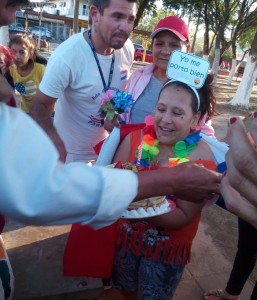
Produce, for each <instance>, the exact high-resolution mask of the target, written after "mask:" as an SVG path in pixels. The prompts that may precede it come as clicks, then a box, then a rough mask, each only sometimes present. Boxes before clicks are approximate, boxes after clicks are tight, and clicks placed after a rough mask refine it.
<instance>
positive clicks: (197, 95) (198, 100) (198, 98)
mask: <svg viewBox="0 0 257 300" xmlns="http://www.w3.org/2000/svg"><path fill="white" fill-rule="evenodd" d="M172 82H182V81H178V80H175V79H171V80H169V81H167V82H166V83H165V84H164V86H163V87H162V88H164V87H165V86H166V85H168V84H169V83H172ZM183 83H184V84H186V83H185V82H183ZM186 85H187V86H188V87H190V89H191V90H192V91H193V92H194V93H195V95H196V98H197V111H199V109H200V97H199V94H198V92H197V90H196V88H194V87H193V86H191V85H189V84H186Z"/></svg>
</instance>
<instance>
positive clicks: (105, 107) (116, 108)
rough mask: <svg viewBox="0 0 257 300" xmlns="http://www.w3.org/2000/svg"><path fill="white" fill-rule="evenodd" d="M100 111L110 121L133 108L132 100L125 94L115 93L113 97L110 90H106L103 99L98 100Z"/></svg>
mask: <svg viewBox="0 0 257 300" xmlns="http://www.w3.org/2000/svg"><path fill="white" fill-rule="evenodd" d="M100 104H101V108H100V111H101V112H102V113H103V115H104V116H105V117H106V118H107V119H109V120H112V119H113V118H114V116H115V115H116V114H121V113H124V112H128V109H129V108H130V109H133V108H134V100H133V98H132V96H131V95H130V94H129V93H127V92H121V91H117V92H116V94H115V95H113V93H112V91H111V90H107V91H106V93H105V94H104V96H103V98H102V99H101V100H100Z"/></svg>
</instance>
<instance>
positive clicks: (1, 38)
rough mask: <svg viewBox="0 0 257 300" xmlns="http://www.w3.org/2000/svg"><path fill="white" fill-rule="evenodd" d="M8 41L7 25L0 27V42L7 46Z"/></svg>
mask: <svg viewBox="0 0 257 300" xmlns="http://www.w3.org/2000/svg"><path fill="white" fill-rule="evenodd" d="M8 43H9V30H8V26H3V27H0V44H1V45H4V46H7V45H8Z"/></svg>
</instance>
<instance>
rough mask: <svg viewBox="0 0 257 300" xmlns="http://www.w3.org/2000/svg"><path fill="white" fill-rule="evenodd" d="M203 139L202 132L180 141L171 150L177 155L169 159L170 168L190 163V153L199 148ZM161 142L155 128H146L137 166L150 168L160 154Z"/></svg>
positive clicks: (137, 153) (138, 150) (137, 155)
mask: <svg viewBox="0 0 257 300" xmlns="http://www.w3.org/2000/svg"><path fill="white" fill-rule="evenodd" d="M200 139H201V136H200V130H199V131H196V132H195V133H193V134H191V135H188V136H187V137H186V138H185V139H184V141H178V142H177V143H176V144H175V146H173V147H172V148H171V149H172V151H173V152H174V153H175V157H172V158H169V167H174V166H176V165H178V164H181V163H184V162H187V161H189V157H188V155H189V153H190V152H192V151H194V150H195V149H196V147H197V145H196V144H197V143H198V141H199V140H200ZM158 144H159V140H158V139H157V136H156V133H155V130H154V126H153V125H150V126H146V128H145V129H144V137H143V141H142V143H141V144H140V145H139V147H138V149H137V151H136V157H137V160H136V161H135V164H136V165H140V166H142V167H148V166H149V165H150V162H152V161H154V159H155V157H156V156H157V155H158V154H159V152H160V150H159V147H158Z"/></svg>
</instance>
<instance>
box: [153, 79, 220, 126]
mask: <svg viewBox="0 0 257 300" xmlns="http://www.w3.org/2000/svg"><path fill="white" fill-rule="evenodd" d="M212 82H213V75H212V74H208V75H207V77H206V79H205V83H204V85H203V86H202V87H201V88H200V89H196V92H197V93H198V95H199V98H200V106H199V109H198V100H197V97H196V94H195V92H194V91H193V89H192V88H191V87H190V86H189V85H187V84H186V83H183V82H180V81H167V82H166V84H165V85H164V86H163V87H162V89H161V91H160V94H161V92H162V91H163V90H164V89H165V88H166V87H168V86H175V87H181V88H184V89H185V90H187V91H188V93H189V94H191V96H192V110H193V113H195V114H196V113H197V112H198V111H200V113H201V115H200V120H201V119H202V118H203V116H204V115H205V114H206V120H205V122H207V121H208V120H210V119H211V117H212V116H213V115H214V114H215V105H216V98H215V96H214V92H213V88H214V87H213V85H212ZM160 94H159V97H160Z"/></svg>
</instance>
